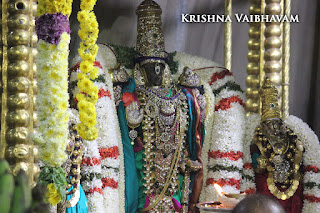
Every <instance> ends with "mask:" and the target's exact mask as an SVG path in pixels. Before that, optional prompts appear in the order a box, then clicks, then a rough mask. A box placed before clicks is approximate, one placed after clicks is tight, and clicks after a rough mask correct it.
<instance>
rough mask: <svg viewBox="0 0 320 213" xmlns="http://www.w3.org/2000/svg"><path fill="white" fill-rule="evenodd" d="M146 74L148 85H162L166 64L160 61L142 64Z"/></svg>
mask: <svg viewBox="0 0 320 213" xmlns="http://www.w3.org/2000/svg"><path fill="white" fill-rule="evenodd" d="M140 67H141V70H142V72H144V76H145V77H146V78H147V79H146V80H147V81H146V86H149V87H153V86H161V85H162V80H163V73H164V69H165V65H164V64H163V63H158V62H149V63H146V64H143V65H140Z"/></svg>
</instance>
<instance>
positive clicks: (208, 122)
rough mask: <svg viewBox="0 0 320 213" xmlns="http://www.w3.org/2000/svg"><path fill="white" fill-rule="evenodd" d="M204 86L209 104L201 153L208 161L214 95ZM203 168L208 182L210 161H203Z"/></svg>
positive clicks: (203, 195)
mask: <svg viewBox="0 0 320 213" xmlns="http://www.w3.org/2000/svg"><path fill="white" fill-rule="evenodd" d="M203 85H204V96H205V98H206V102H207V108H206V118H205V121H204V127H205V134H206V135H205V137H204V142H203V149H202V152H201V159H208V151H209V148H210V143H211V140H212V138H211V136H212V126H213V118H214V95H213V93H212V90H211V88H210V85H209V84H207V83H205V84H203ZM202 166H203V180H207V175H208V161H206V160H203V161H202ZM205 188H206V187H205V184H203V186H202V191H203V193H201V195H200V202H205V201H207V200H206V193H205Z"/></svg>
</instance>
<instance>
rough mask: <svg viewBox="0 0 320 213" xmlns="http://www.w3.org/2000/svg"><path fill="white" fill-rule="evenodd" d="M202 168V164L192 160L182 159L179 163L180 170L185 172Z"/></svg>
mask: <svg viewBox="0 0 320 213" xmlns="http://www.w3.org/2000/svg"><path fill="white" fill-rule="evenodd" d="M200 169H202V165H201V163H200V162H198V161H193V160H190V159H189V160H184V161H182V162H181V163H180V170H181V172H182V173H185V172H186V171H190V172H196V171H199V170H200Z"/></svg>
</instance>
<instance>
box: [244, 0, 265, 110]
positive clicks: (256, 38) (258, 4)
mask: <svg viewBox="0 0 320 213" xmlns="http://www.w3.org/2000/svg"><path fill="white" fill-rule="evenodd" d="M250 2H251V6H250V9H249V12H250V15H262V14H263V11H264V0H251V1H250ZM263 30H264V24H263V23H256V22H253V23H250V29H249V42H248V48H249V52H248V62H249V63H248V65H247V72H248V77H247V79H246V84H247V90H246V95H247V101H246V109H247V111H248V113H250V112H255V113H258V112H259V111H260V110H259V106H260V100H259V88H260V84H261V82H262V79H263V76H261V74H262V67H261V65H263V48H262V47H263V38H264V35H263Z"/></svg>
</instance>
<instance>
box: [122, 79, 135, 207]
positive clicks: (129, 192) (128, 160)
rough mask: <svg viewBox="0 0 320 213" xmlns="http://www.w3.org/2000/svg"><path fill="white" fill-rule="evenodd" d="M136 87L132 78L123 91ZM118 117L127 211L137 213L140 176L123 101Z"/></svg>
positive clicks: (132, 89)
mask: <svg viewBox="0 0 320 213" xmlns="http://www.w3.org/2000/svg"><path fill="white" fill-rule="evenodd" d="M134 88H135V84H134V81H133V80H132V79H130V81H129V84H128V85H127V86H125V87H124V88H123V92H133V91H134ZM118 118H119V124H120V129H121V137H122V146H123V155H124V165H125V166H124V168H125V211H126V213H135V212H137V209H138V193H139V186H138V176H137V169H136V164H135V156H134V152H133V147H132V145H131V139H130V137H129V129H128V125H127V119H126V114H125V108H124V103H123V102H121V103H120V104H119V108H118Z"/></svg>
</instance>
